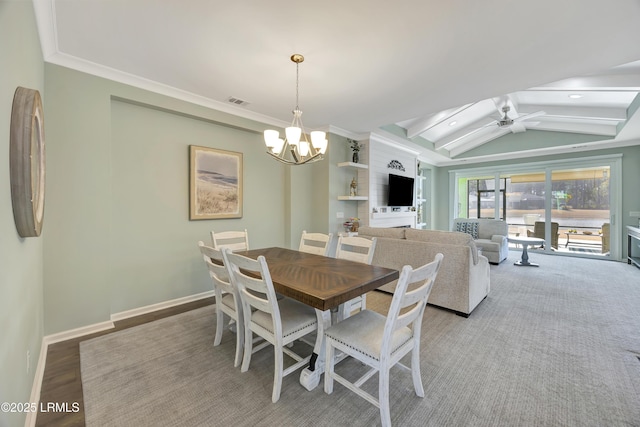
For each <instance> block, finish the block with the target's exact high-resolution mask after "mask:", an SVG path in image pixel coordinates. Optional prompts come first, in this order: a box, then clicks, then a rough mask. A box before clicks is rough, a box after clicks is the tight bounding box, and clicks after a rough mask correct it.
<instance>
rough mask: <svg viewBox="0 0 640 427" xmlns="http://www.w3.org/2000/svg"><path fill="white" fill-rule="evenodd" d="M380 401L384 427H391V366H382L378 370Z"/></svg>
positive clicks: (381, 418)
mask: <svg viewBox="0 0 640 427" xmlns="http://www.w3.org/2000/svg"><path fill="white" fill-rule="evenodd" d="M378 376H379V379H378V381H379V383H378V402H379V403H380V421H381V422H382V427H391V411H390V409H389V367H388V366H384V367H382V366H381V367H380V371H378Z"/></svg>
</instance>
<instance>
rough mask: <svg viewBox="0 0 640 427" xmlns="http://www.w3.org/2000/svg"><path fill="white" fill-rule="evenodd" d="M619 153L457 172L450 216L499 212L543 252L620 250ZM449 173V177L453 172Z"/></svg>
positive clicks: (483, 215)
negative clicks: (536, 241)
mask: <svg viewBox="0 0 640 427" xmlns="http://www.w3.org/2000/svg"><path fill="white" fill-rule="evenodd" d="M620 165H621V162H620V160H619V156H611V157H604V156H603V157H602V158H600V157H597V158H596V157H594V158H590V159H582V160H575V161H572V160H569V161H552V162H548V163H546V164H523V165H508V166H504V167H503V168H502V170H500V169H495V170H494V169H489V168H482V169H476V170H469V171H459V172H456V175H455V180H454V181H452V182H455V188H456V194H455V195H454V199H455V201H454V203H455V205H454V206H453V208H454V217H456V216H459V217H466V218H499V219H502V220H505V221H506V222H507V223H508V224H509V234H510V235H512V236H531V237H539V238H542V239H544V240H545V244H544V245H542V246H541V247H539V248H536V249H539V250H541V251H544V252H546V253H554V254H558V253H560V254H568V255H577V256H596V257H609V256H614V257H618V256H619V252H620V250H619V248H618V247H617V246H618V245H617V242H619V233H620V231H619V230H618V228H617V227H616V224H615V217H616V215H615V214H616V212H617V210H618V209H619V206H620V200H619V198H618V196H617V195H618V194H620V176H621V170H620ZM452 178H453V177H452Z"/></svg>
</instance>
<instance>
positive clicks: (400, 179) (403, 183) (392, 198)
mask: <svg viewBox="0 0 640 427" xmlns="http://www.w3.org/2000/svg"><path fill="white" fill-rule="evenodd" d="M413 181H414V179H413V178H411V177H408V176H400V175H394V174H391V173H390V174H389V200H388V203H387V206H413Z"/></svg>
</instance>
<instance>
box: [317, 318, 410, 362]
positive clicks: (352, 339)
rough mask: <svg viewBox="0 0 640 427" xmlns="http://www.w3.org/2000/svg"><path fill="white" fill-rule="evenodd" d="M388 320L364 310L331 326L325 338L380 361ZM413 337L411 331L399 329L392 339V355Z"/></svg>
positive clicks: (404, 328) (405, 328) (406, 328)
mask: <svg viewBox="0 0 640 427" xmlns="http://www.w3.org/2000/svg"><path fill="white" fill-rule="evenodd" d="M386 321H387V318H386V317H385V316H383V315H381V314H379V313H376V312H375V311H371V310H363V311H360V312H358V313H356V314H355V315H353V316H351V317H349V318H347V319H345V320H343V321H342V322H340V323H338V324H336V325H334V326H331V327H330V328H329V329H327V330H326V331H325V336H326V337H328V338H331V339H333V340H335V341H337V342H339V343H342V344H343V345H345V346H347V347H349V348H351V349H353V350H355V351H358V352H360V353H362V354H365V355H367V356H369V357H371V358H372V359H375V360H380V350H381V347H382V338H383V333H384V325H385V322H386ZM412 337H413V334H412V332H411V329H409V328H408V327H406V326H405V327H403V328H400V329H398V330H397V331H396V332H395V333H394V334H393V337H392V339H391V354H393V353H395V352H396V350H397V349H398V348H399V347H400V346H402V345H403V344H405V343H406V342H407V341H409V340H410V339H411V338H412Z"/></svg>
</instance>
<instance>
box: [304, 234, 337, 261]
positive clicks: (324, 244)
mask: <svg viewBox="0 0 640 427" xmlns="http://www.w3.org/2000/svg"><path fill="white" fill-rule="evenodd" d="M332 238H333V233H329V234H322V233H307V231H306V230H302V236H301V237H300V246H299V247H298V250H299V251H300V252H306V253H309V254H316V255H324V256H327V255H328V254H329V250H330V249H331V239H332Z"/></svg>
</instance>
